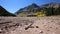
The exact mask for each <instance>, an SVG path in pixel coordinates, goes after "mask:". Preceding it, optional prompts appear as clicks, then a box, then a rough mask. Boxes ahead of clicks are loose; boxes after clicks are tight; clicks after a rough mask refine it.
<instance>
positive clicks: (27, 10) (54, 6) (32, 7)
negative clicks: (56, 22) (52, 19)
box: [16, 2, 60, 16]
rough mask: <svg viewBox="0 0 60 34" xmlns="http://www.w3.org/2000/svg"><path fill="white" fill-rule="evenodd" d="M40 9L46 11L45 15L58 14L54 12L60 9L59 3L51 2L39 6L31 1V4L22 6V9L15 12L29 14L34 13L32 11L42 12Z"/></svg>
mask: <svg viewBox="0 0 60 34" xmlns="http://www.w3.org/2000/svg"><path fill="white" fill-rule="evenodd" d="M19 10H20V9H19ZM42 10H43V12H47V13H45V14H46V15H47V16H51V15H60V14H58V13H56V11H57V12H59V11H60V3H56V2H51V3H47V4H44V5H41V6H38V5H37V4H35V3H33V4H31V5H28V6H27V7H25V8H23V10H20V11H17V12H16V14H17V15H18V14H20V13H22V14H26V13H28V14H31V13H34V12H42ZM54 10H56V11H54ZM50 11H51V12H50ZM19 12H20V13H19ZM49 12H50V13H49ZM55 13H56V14H55ZM59 13H60V12H59ZM28 14H27V15H28Z"/></svg>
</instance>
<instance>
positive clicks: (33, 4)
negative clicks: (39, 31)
mask: <svg viewBox="0 0 60 34" xmlns="http://www.w3.org/2000/svg"><path fill="white" fill-rule="evenodd" d="M30 6H34V7H38V5H37V4H35V3H32V4H31V5H30Z"/></svg>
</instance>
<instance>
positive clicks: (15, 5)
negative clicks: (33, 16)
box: [0, 0, 60, 13]
mask: <svg viewBox="0 0 60 34" xmlns="http://www.w3.org/2000/svg"><path fill="white" fill-rule="evenodd" d="M49 2H60V0H0V5H1V6H3V7H4V8H5V9H6V10H7V11H9V12H11V13H14V12H16V11H18V10H19V9H20V8H24V7H26V6H28V5H31V4H32V3H36V4H37V5H43V4H46V3H49Z"/></svg>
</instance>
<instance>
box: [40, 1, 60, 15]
mask: <svg viewBox="0 0 60 34" xmlns="http://www.w3.org/2000/svg"><path fill="white" fill-rule="evenodd" d="M41 8H43V10H45V11H46V15H47V16H51V15H60V3H56V2H51V3H48V4H44V5H42V6H41Z"/></svg>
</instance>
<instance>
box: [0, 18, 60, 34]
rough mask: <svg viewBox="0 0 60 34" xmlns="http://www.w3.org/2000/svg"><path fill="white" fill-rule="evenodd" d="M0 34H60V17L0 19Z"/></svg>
mask: <svg viewBox="0 0 60 34" xmlns="http://www.w3.org/2000/svg"><path fill="white" fill-rule="evenodd" d="M0 34H60V17H0Z"/></svg>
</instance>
